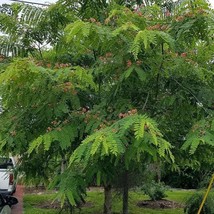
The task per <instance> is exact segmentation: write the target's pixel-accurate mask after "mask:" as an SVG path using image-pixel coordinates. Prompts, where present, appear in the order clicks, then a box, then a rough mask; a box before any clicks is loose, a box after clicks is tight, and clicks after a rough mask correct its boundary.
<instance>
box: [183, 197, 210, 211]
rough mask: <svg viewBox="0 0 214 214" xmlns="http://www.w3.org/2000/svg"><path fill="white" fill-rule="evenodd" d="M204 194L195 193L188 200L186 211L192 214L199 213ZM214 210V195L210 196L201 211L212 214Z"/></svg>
mask: <svg viewBox="0 0 214 214" xmlns="http://www.w3.org/2000/svg"><path fill="white" fill-rule="evenodd" d="M203 197H204V195H203V194H201V193H195V194H193V195H192V196H191V197H190V198H189V199H188V200H187V201H186V206H185V208H184V213H187V214H192V213H197V212H198V210H199V207H200V205H201V202H202V200H203ZM213 212H214V199H213V196H208V198H207V200H206V202H205V204H204V206H203V208H202V210H201V213H202V214H211V213H213Z"/></svg>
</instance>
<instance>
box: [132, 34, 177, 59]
mask: <svg viewBox="0 0 214 214" xmlns="http://www.w3.org/2000/svg"><path fill="white" fill-rule="evenodd" d="M142 43H143V45H144V47H145V49H148V48H149V47H152V45H155V46H157V45H160V44H163V43H166V44H168V45H169V46H170V47H171V48H173V47H174V40H173V39H172V37H171V36H170V35H169V34H167V33H165V32H161V31H153V30H143V31H139V32H138V33H137V35H136V37H135V38H134V42H133V44H132V47H131V52H132V53H133V55H134V57H135V59H137V58H138V57H137V56H138V54H139V52H140V51H141V48H142Z"/></svg>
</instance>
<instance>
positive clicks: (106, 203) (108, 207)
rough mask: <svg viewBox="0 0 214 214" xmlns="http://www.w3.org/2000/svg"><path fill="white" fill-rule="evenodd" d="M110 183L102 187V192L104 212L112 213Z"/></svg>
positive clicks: (106, 213)
mask: <svg viewBox="0 0 214 214" xmlns="http://www.w3.org/2000/svg"><path fill="white" fill-rule="evenodd" d="M111 189H112V188H111V185H107V186H105V187H104V194H105V199H104V210H103V213H104V214H112V210H111V207H112V194H111Z"/></svg>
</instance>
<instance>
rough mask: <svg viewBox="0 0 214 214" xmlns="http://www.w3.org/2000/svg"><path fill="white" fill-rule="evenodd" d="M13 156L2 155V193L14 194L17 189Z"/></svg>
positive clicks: (0, 177) (0, 182) (0, 164)
mask: <svg viewBox="0 0 214 214" xmlns="http://www.w3.org/2000/svg"><path fill="white" fill-rule="evenodd" d="M14 168H15V161H14V158H13V157H0V194H2V195H3V196H5V195H12V194H13V193H14V192H15V191H16V181H15V178H14Z"/></svg>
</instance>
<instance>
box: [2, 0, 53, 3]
mask: <svg viewBox="0 0 214 214" xmlns="http://www.w3.org/2000/svg"><path fill="white" fill-rule="evenodd" d="M23 1H24V0H23ZM26 1H29V2H36V3H54V2H56V1H57V0H47V1H42V0H26ZM6 3H7V4H10V3H12V1H10V0H0V4H6Z"/></svg>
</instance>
